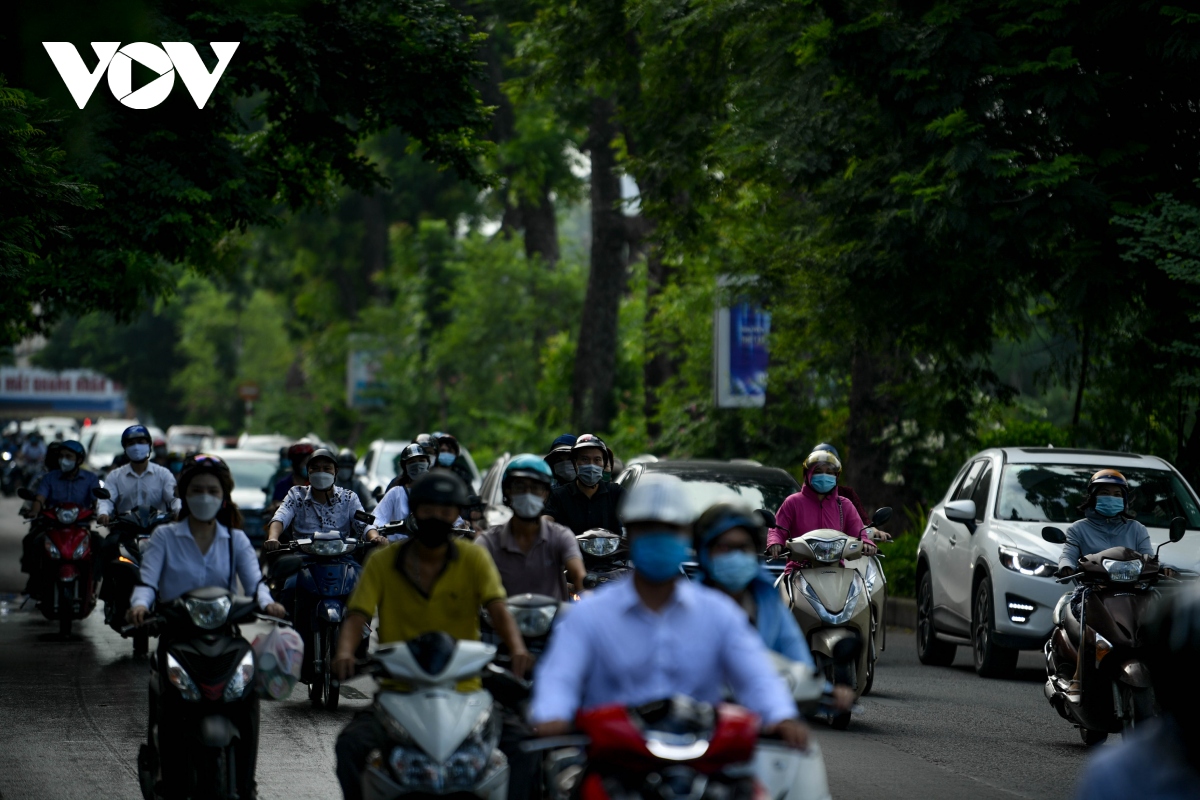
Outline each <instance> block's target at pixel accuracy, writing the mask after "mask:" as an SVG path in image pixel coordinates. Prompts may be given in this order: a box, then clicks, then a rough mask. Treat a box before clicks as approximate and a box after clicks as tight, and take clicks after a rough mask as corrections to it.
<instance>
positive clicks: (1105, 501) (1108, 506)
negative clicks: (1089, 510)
mask: <svg viewBox="0 0 1200 800" xmlns="http://www.w3.org/2000/svg"><path fill="white" fill-rule="evenodd" d="M1124 510H1125V498H1123V497H1109V496H1108V495H1100V496H1099V497H1097V498H1096V513H1097V514H1100V515H1101V516H1104V517H1115V516H1116V515H1117V514H1120V513H1121V512H1122V511H1124Z"/></svg>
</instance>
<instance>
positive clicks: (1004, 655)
mask: <svg viewBox="0 0 1200 800" xmlns="http://www.w3.org/2000/svg"><path fill="white" fill-rule="evenodd" d="M972 609H973V613H972V615H971V649H972V651H973V652H974V655H975V672H976V673H977V674H978V675H979V677H981V678H1007V677H1011V676H1012V673H1013V670H1015V669H1016V667H1017V656H1018V655H1020V651H1019V650H1016V649H1014V648H1011V647H1002V646H1000V645H998V644H996V623H995V604H994V603H993V602H992V582H991V581H990V580H988V579H987V578H984V579H983V580H982V581H980V582H979V586H977V587H975V602H974V603H973V604H972Z"/></svg>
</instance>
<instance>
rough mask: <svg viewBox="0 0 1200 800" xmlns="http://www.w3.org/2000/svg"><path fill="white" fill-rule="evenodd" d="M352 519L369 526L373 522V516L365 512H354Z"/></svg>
mask: <svg viewBox="0 0 1200 800" xmlns="http://www.w3.org/2000/svg"><path fill="white" fill-rule="evenodd" d="M354 519H356V520H358V521H359V522H363V523H367V524H370V523H372V522H374V521H375V515H374V514H368V513H367V512H365V511H355V512H354Z"/></svg>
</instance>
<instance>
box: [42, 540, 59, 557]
mask: <svg viewBox="0 0 1200 800" xmlns="http://www.w3.org/2000/svg"><path fill="white" fill-rule="evenodd" d="M43 541H44V542H45V543H46V555H47V556H49V557H50V558H55V559H57V558H62V553H60V552H58V548H57V547H55V546H54V542H52V541H50V539H49V538H46V539H43Z"/></svg>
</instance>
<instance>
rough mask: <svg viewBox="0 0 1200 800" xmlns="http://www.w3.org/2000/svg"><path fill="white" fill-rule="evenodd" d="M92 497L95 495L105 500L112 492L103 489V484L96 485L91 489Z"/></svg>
mask: <svg viewBox="0 0 1200 800" xmlns="http://www.w3.org/2000/svg"><path fill="white" fill-rule="evenodd" d="M92 497H95V498H97V499H99V500H107V499H109V498H110V497H112V492H110V491H109V490H108V489H105V488H104V487H103V486H97V487H96V488H95V489H92Z"/></svg>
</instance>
